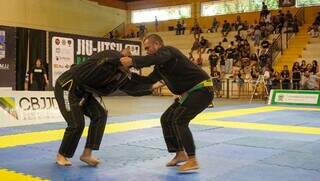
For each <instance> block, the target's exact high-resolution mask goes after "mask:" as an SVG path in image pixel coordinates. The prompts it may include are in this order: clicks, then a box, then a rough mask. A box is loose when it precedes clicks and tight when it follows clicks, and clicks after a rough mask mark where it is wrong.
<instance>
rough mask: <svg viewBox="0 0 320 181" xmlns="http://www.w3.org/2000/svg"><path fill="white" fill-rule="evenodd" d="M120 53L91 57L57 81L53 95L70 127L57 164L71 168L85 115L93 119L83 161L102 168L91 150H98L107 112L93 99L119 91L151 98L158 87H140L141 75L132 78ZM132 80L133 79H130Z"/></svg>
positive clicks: (149, 85) (66, 132) (143, 85)
mask: <svg viewBox="0 0 320 181" xmlns="http://www.w3.org/2000/svg"><path fill="white" fill-rule="evenodd" d="M120 57H121V55H120V53H119V52H117V51H114V50H106V51H102V52H99V53H97V54H96V55H93V56H92V57H90V58H89V59H88V60H87V61H85V62H83V63H81V64H78V65H73V66H72V67H71V68H70V69H69V70H67V71H66V72H64V73H63V74H62V75H61V76H59V77H58V79H57V81H56V84H55V87H54V94H55V98H56V100H57V103H58V106H59V109H60V112H61V114H62V116H63V117H64V119H65V120H66V122H67V124H68V126H67V128H66V130H65V132H64V136H63V139H62V142H61V145H60V148H59V151H58V154H57V157H56V163H57V164H59V165H61V166H69V165H71V162H70V160H69V159H68V158H71V157H72V156H73V155H74V152H75V150H76V148H77V146H78V143H79V140H80V137H81V135H82V132H83V129H84V126H85V121H84V115H86V116H88V117H89V118H90V120H91V121H90V125H89V129H88V137H87V142H86V145H85V149H84V151H83V153H82V155H81V156H80V160H81V161H83V162H85V163H87V164H88V165H90V166H96V165H97V164H99V160H98V159H97V158H95V157H94V156H92V150H98V149H99V146H100V143H101V140H102V137H103V134H104V129H105V126H106V121H107V111H106V110H105V109H104V108H103V107H102V106H101V105H100V104H99V102H98V101H97V100H96V99H95V98H94V97H93V95H98V96H106V95H109V94H110V93H113V92H114V91H116V90H117V89H120V90H123V91H124V92H126V93H128V94H129V95H133V96H141V95H147V94H151V93H152V90H153V89H155V88H158V87H157V86H155V85H159V84H154V85H152V84H140V83H139V75H136V74H132V75H131V76H129V74H128V73H127V70H126V69H124V68H123V67H122V66H121V64H120V61H119V60H120ZM130 77H131V78H130Z"/></svg>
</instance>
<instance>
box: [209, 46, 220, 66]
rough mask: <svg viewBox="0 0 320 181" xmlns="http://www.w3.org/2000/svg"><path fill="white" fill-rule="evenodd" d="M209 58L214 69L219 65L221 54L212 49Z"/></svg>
mask: <svg viewBox="0 0 320 181" xmlns="http://www.w3.org/2000/svg"><path fill="white" fill-rule="evenodd" d="M208 59H209V63H210V67H211V70H212V68H214V67H217V65H218V61H219V56H218V55H217V54H216V53H215V52H214V50H212V51H211V52H210V55H209V58H208Z"/></svg>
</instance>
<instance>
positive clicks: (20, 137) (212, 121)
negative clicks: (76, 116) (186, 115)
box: [0, 106, 320, 148]
mask: <svg viewBox="0 0 320 181" xmlns="http://www.w3.org/2000/svg"><path fill="white" fill-rule="evenodd" d="M280 110H311V111H313V110H316V111H318V110H320V109H313V108H294V107H282V106H263V107H256V108H244V109H234V110H227V111H219V112H205V113H202V114H200V115H198V116H197V117H196V118H195V119H194V120H193V121H192V122H191V123H192V124H198V125H203V126H219V127H226V128H239V129H251V130H260V131H272V132H288V133H300V134H320V128H318V127H302V126H287V125H276V124H263V123H248V122H247V123H244V122H232V121H219V119H221V118H226V117H233V116H241V115H248V114H255V113H263V112H272V111H280ZM156 126H160V121H159V119H146V120H137V121H130V122H122V123H112V124H107V126H106V130H105V133H109V134H110V133H119V132H125V131H131V130H137V129H145V128H152V127H156ZM87 131H88V128H87V127H86V128H85V130H84V133H83V136H86V135H87ZM63 133H64V129H58V130H48V131H37V132H28V133H21V134H14V135H5V136H0V148H6V147H14V146H19V145H28V144H35V143H43V142H50V141H58V140H61V138H62V136H63Z"/></svg>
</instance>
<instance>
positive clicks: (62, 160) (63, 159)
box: [56, 153, 72, 166]
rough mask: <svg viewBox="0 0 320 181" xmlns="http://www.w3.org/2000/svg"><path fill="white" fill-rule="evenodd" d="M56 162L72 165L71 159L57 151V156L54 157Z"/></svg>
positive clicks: (61, 164) (62, 164)
mask: <svg viewBox="0 0 320 181" xmlns="http://www.w3.org/2000/svg"><path fill="white" fill-rule="evenodd" d="M56 163H57V164H58V165H60V166H71V165H72V164H71V161H70V160H69V159H68V158H66V157H64V156H62V155H61V154H59V153H58V154H57V157H56Z"/></svg>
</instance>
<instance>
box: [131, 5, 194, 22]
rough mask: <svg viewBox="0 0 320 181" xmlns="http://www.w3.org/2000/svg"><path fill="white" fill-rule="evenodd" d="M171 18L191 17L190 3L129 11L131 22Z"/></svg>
mask: <svg viewBox="0 0 320 181" xmlns="http://www.w3.org/2000/svg"><path fill="white" fill-rule="evenodd" d="M155 17H157V19H158V21H165V20H171V19H181V18H191V5H180V6H169V7H161V8H152V9H143V10H133V11H131V22H132V23H142V22H153V21H155Z"/></svg>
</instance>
